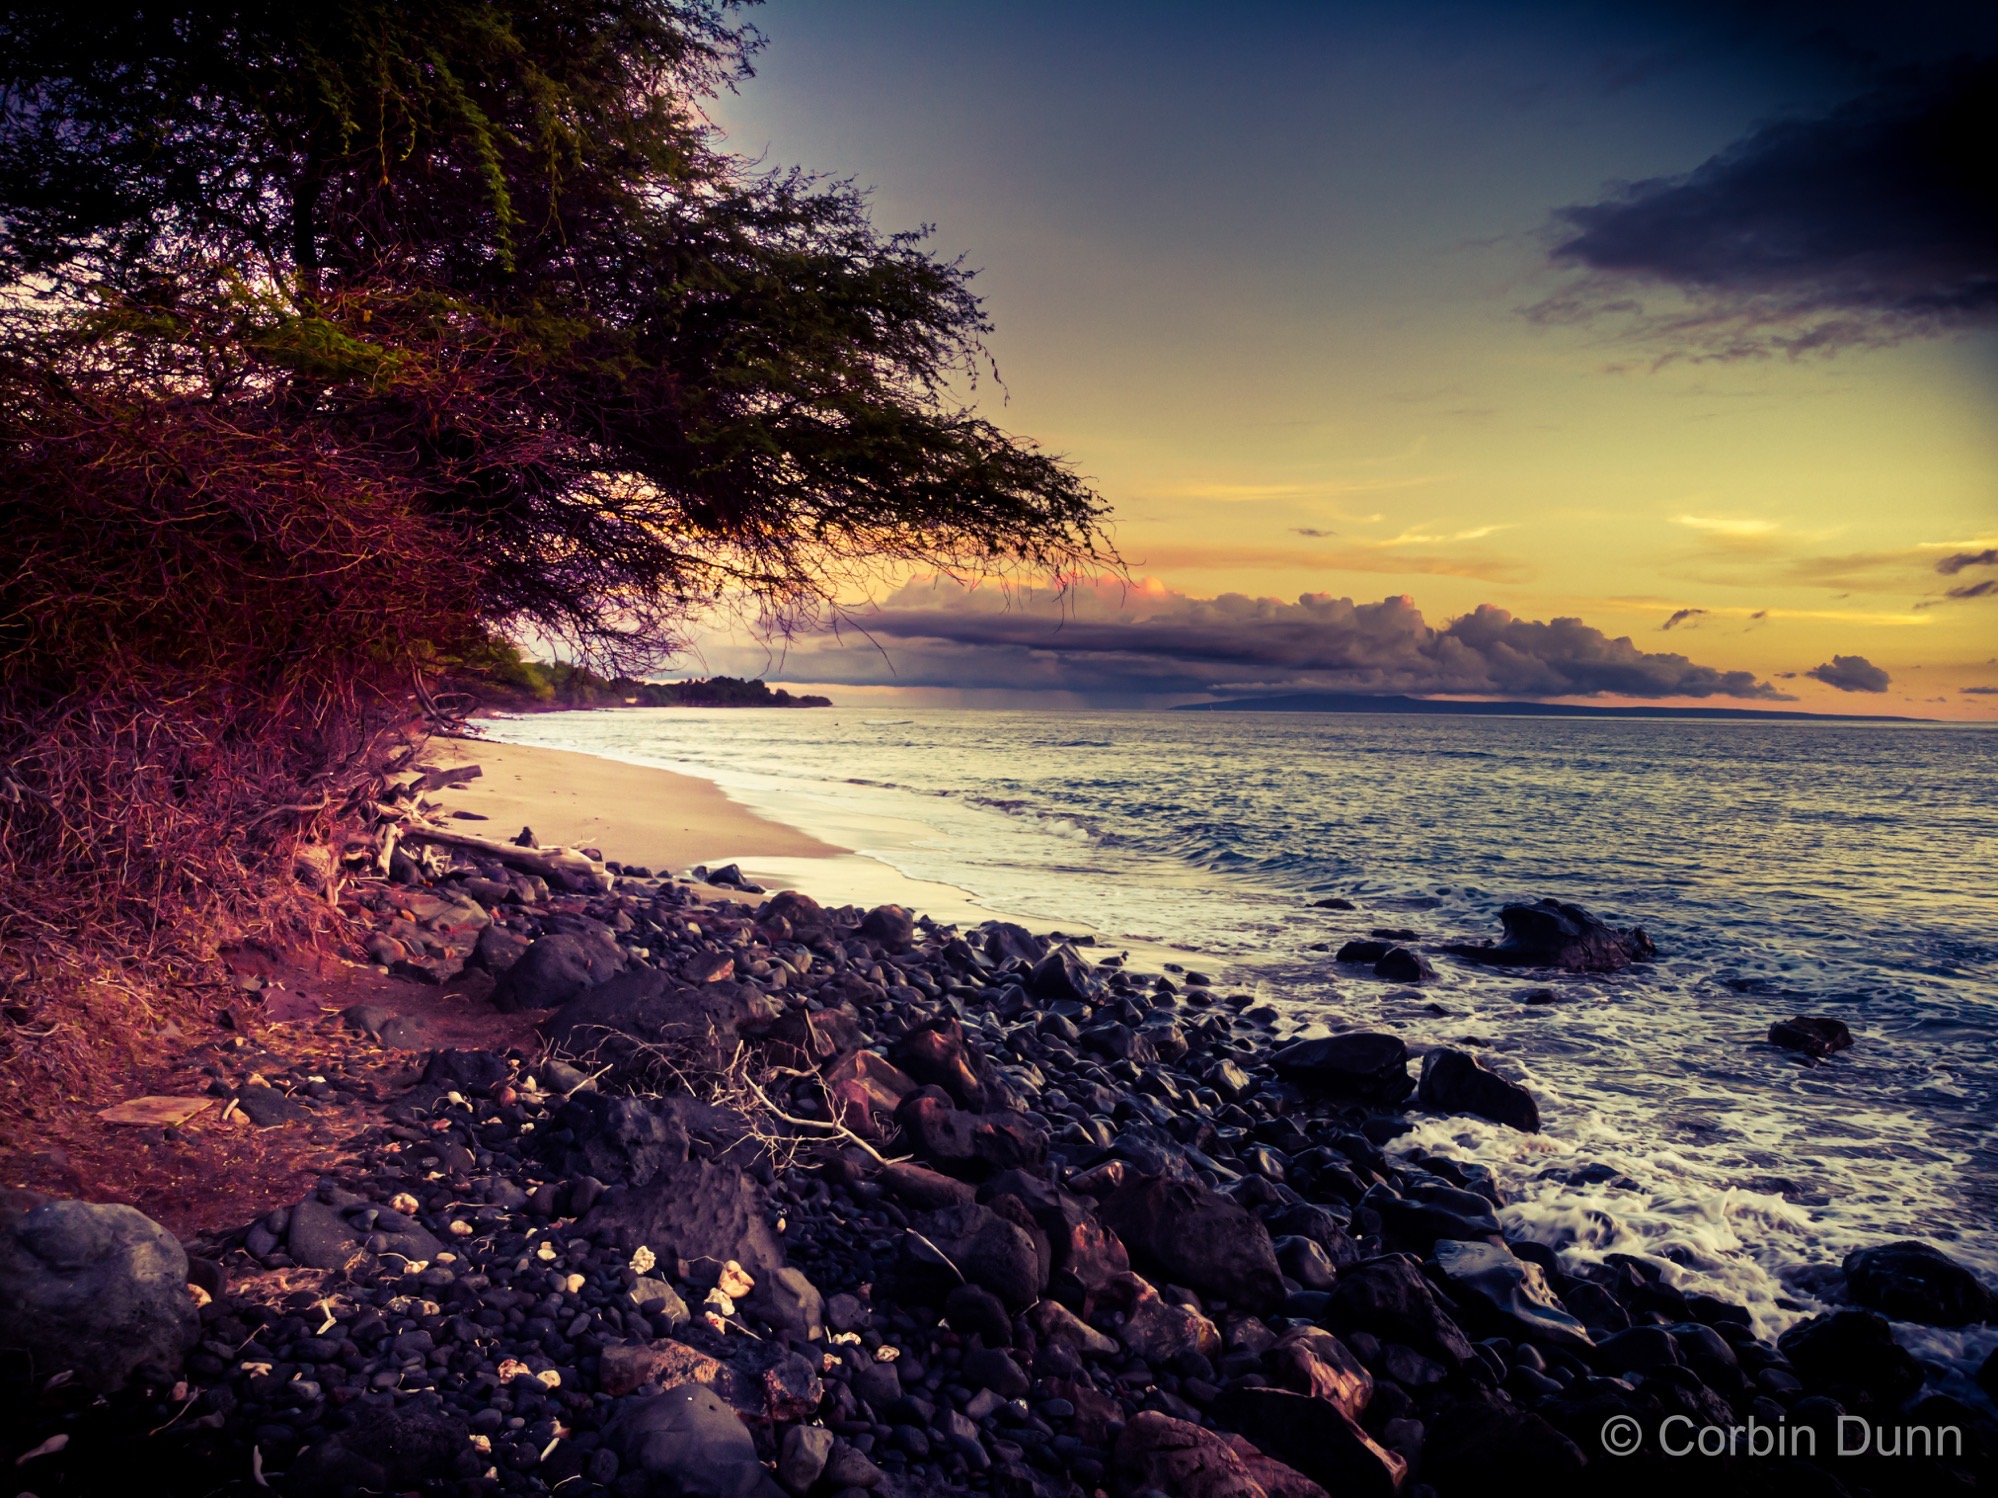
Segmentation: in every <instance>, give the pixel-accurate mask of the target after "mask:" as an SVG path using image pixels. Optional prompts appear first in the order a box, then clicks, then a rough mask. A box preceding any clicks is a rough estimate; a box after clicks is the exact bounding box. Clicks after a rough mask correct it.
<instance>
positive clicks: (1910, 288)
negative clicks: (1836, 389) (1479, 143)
mask: <svg viewBox="0 0 1998 1498" xmlns="http://www.w3.org/2000/svg"><path fill="white" fill-rule="evenodd" d="M1994 132H1998V60H1993V59H1989V58H1986V59H1982V60H1979V61H1977V62H1975V63H1958V64H1955V65H1951V66H1948V67H1940V68H1930V69H1924V70H1919V71H1918V70H1905V71H1903V72H1902V73H1900V74H1899V75H1897V76H1896V77H1895V79H1894V80H1893V81H1892V82H1890V83H1889V84H1887V85H1885V86H1883V87H1880V88H1878V89H1876V90H1874V91H1873V92H1871V93H1868V94H1866V95H1864V96H1862V97H1860V98H1857V99H1853V100H1851V101H1850V102H1848V103H1846V104H1844V105H1842V106H1840V107H1839V108H1837V109H1835V110H1833V111H1832V112H1831V113H1829V114H1826V115H1823V116H1821V117H1818V118H1814V119H1786V120H1776V121H1772V122H1770V123H1767V124H1764V125H1762V126H1760V127H1758V128H1757V129H1755V130H1754V131H1753V132H1751V133H1750V134H1749V135H1747V136H1746V137H1745V138H1743V139H1742V140H1740V141H1738V142H1736V143H1735V144H1734V145H1732V146H1730V147H1729V148H1728V149H1726V150H1725V151H1723V152H1721V153H1720V154H1719V155H1718V156H1715V157H1713V158H1712V159H1711V160H1709V161H1707V162H1705V163H1704V164H1703V165H1701V166H1699V167H1698V168H1696V169H1695V170H1693V171H1691V172H1689V173H1687V174H1686V175H1684V176H1680V177H1664V178H1654V179H1651V180H1649V181H1643V182H1637V183H1632V184H1630V185H1628V186H1626V187H1624V188H1623V189H1622V190H1620V191H1618V192H1616V193H1615V194H1614V195H1613V196H1610V197H1608V198H1606V199H1604V200H1603V201H1601V202H1598V203H1591V204H1582V205H1577V206H1573V207H1569V208H1564V209H1562V210H1560V212H1559V213H1558V214H1557V215H1556V221H1557V225H1558V227H1559V233H1560V236H1561V237H1560V239H1559V242H1558V243H1557V244H1556V245H1555V247H1554V250H1553V255H1554V258H1555V260H1556V262H1557V263H1560V264H1563V265H1567V266H1572V267H1575V268H1577V269H1579V270H1581V271H1583V272H1584V273H1585V274H1584V277H1583V279H1582V281H1581V283H1580V284H1579V285H1576V286H1574V287H1571V288H1570V289H1569V290H1567V291H1566V292H1563V293H1561V294H1559V295H1557V296H1555V297H1552V298H1550V299H1548V300H1547V301H1545V302H1543V303H1541V304H1540V305H1539V306H1538V307H1536V308H1534V309H1532V315H1533V316H1535V317H1537V318H1539V319H1541V320H1545V321H1581V320H1586V319H1589V318H1592V317H1595V316H1599V315H1605V314H1607V315H1610V316H1612V317H1616V318H1621V319H1624V320H1627V321H1628V322H1629V323H1630V324H1631V325H1632V328H1633V330H1634V331H1636V332H1639V333H1641V334H1644V335H1647V336H1650V337H1653V338H1656V339H1660V340H1663V341H1664V342H1665V343H1666V344H1667V345H1668V346H1670V347H1671V348H1673V349H1674V350H1675V351H1678V352H1683V353H1688V354H1692V355H1694V356H1697V357H1707V358H1739V357H1744V356H1751V355H1762V354H1768V353H1771V352H1784V353H1790V354H1793V355H1794V354H1801V353H1806V352H1811V351H1826V352H1829V351H1833V350H1837V349H1840V348H1844V347H1851V346H1857V345H1865V344H1886V343H1894V342H1898V341H1900V340H1901V339H1904V338H1909V337H1923V336H1934V335H1937V334H1941V333H1945V332H1949V331H1952V330H1954V329H1958V328H1964V327H1970V326H1977V325H1986V324H1990V323H1993V322H1998V178H1995V177H1994V174H1993V171H1992V168H1991V162H1990V154H1989V152H1990V145H1989V142H1990V141H1991V139H1992V137H1993V135H1994ZM1659 288H1666V289H1670V290H1673V291H1677V292H1679V293H1683V295H1684V298H1685V305H1684V306H1683V307H1678V308H1674V309H1669V310H1660V309H1658V308H1657V307H1656V306H1654V305H1649V304H1646V303H1645V302H1644V301H1643V297H1644V296H1645V294H1646V292H1647V289H1650V290H1656V289H1659Z"/></svg>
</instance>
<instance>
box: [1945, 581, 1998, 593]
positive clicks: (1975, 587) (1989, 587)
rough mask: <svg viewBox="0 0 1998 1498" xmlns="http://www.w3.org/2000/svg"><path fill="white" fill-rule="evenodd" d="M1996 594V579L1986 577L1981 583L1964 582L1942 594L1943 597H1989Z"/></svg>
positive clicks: (1997, 586)
mask: <svg viewBox="0 0 1998 1498" xmlns="http://www.w3.org/2000/svg"><path fill="white" fill-rule="evenodd" d="M1993 594H1998V580H1994V579H1992V578H1986V579H1985V580H1984V581H1983V582H1981V583H1965V584H1964V585H1963V586H1962V587H1960V588H1951V589H1950V590H1949V591H1948V592H1947V593H1945V594H1943V597H1945V598H1989V597H1991V596H1992V595H1993Z"/></svg>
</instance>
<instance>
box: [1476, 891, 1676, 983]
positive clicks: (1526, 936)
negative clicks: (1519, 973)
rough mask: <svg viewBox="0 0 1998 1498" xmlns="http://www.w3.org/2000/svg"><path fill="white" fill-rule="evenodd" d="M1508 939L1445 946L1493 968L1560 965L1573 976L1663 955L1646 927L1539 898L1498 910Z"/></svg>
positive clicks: (1611, 969)
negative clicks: (1618, 924) (1625, 926)
mask: <svg viewBox="0 0 1998 1498" xmlns="http://www.w3.org/2000/svg"><path fill="white" fill-rule="evenodd" d="M1499 921H1500V922H1501V923H1502V924H1503V925H1504V927H1505V940H1504V941H1502V942H1500V943H1498V944H1497V945H1496V946H1493V945H1490V944H1485V945H1479V946H1468V945H1456V946H1449V947H1445V948H1444V950H1445V951H1446V952H1450V953H1452V954H1454V955H1456V956H1458V957H1462V958H1464V959H1466V960H1467V961H1470V962H1481V963H1485V964H1488V965H1490V966H1494V967H1558V968H1564V969H1566V970H1567V971H1568V972H1571V973H1614V972H1620V971H1622V970H1623V969H1624V968H1627V967H1629V966H1630V965H1631V964H1632V963H1633V962H1649V961H1651V959H1652V958H1654V957H1656V956H1657V955H1658V949H1657V948H1656V947H1654V946H1653V945H1652V943H1651V938H1650V937H1649V936H1647V935H1645V934H1644V928H1643V927H1642V926H1633V927H1632V928H1631V929H1630V930H1628V931H1619V930H1617V929H1616V928H1615V927H1613V926H1610V925H1607V924H1605V923H1604V922H1603V921H1601V920H1599V919H1598V918H1597V917H1595V916H1593V915H1591V914H1590V913H1589V912H1588V911H1586V910H1584V909H1583V908H1582V907H1581V906H1579V905H1570V904H1568V903H1567V902H1566V901H1564V900H1536V901H1534V902H1533V904H1531V905H1508V906H1506V908H1505V909H1504V910H1501V911H1500V912H1499Z"/></svg>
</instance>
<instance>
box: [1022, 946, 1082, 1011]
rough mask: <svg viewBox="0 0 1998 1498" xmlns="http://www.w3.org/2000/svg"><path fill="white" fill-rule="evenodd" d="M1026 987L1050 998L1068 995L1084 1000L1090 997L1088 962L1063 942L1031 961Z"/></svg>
mask: <svg viewBox="0 0 1998 1498" xmlns="http://www.w3.org/2000/svg"><path fill="white" fill-rule="evenodd" d="M1027 991H1028V992H1029V993H1031V994H1032V995H1034V997H1035V998H1038V999H1046V1000H1049V1001H1050V1002H1054V1001H1058V1000H1061V999H1067V1000H1069V1001H1071V1002H1073V1003H1078V1004H1087V1003H1089V1002H1090V1001H1091V999H1092V997H1093V995H1092V994H1091V992H1090V981H1089V965H1088V964H1087V963H1085V962H1084V961H1083V960H1082V959H1081V958H1080V957H1078V956H1077V955H1076V953H1075V948H1074V947H1071V946H1069V945H1068V944H1067V943H1066V942H1064V943H1062V945H1060V946H1058V947H1056V948H1055V949H1054V950H1053V951H1052V952H1050V953H1048V955H1047V956H1045V957H1043V958H1041V959H1040V961H1038V962H1036V963H1035V964H1034V967H1033V971H1032V972H1030V973H1029V974H1028V975H1027Z"/></svg>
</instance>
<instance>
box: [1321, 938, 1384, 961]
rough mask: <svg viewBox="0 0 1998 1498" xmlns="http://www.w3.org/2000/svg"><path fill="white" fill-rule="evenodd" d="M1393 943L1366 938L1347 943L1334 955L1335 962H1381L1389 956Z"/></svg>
mask: <svg viewBox="0 0 1998 1498" xmlns="http://www.w3.org/2000/svg"><path fill="white" fill-rule="evenodd" d="M1393 945H1394V943H1392V942H1385V941H1372V940H1368V939H1365V938H1361V939H1357V940H1354V941H1349V942H1346V943H1345V944H1344V945H1342V946H1341V947H1340V948H1339V950H1338V951H1337V952H1334V953H1333V954H1332V960H1333V961H1334V962H1367V963H1374V962H1379V961H1380V960H1381V959H1382V958H1383V957H1385V956H1387V954H1388V950H1389V949H1390V948H1391V947H1392V946H1393Z"/></svg>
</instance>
